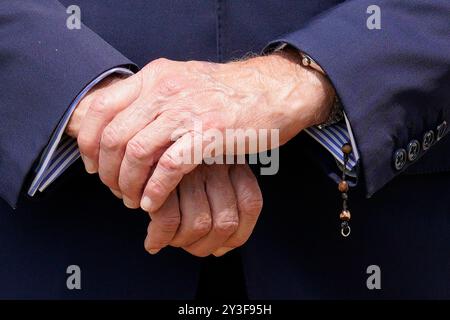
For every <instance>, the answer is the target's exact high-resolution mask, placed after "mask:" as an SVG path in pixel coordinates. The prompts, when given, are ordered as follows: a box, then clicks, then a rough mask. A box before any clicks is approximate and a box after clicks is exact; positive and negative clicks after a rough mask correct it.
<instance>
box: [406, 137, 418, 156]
mask: <svg viewBox="0 0 450 320" xmlns="http://www.w3.org/2000/svg"><path fill="white" fill-rule="evenodd" d="M419 153H420V142H419V141H417V140H412V141H411V142H410V143H409V144H408V160H409V161H415V160H416V159H417V158H418V157H419Z"/></svg>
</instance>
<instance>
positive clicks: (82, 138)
mask: <svg viewBox="0 0 450 320" xmlns="http://www.w3.org/2000/svg"><path fill="white" fill-rule="evenodd" d="M77 144H78V148H79V150H80V152H81V153H82V154H84V155H86V156H88V157H90V158H93V156H94V154H95V152H96V150H97V145H96V144H95V143H94V139H92V138H91V137H89V136H88V135H87V134H86V133H85V132H84V131H80V133H79V135H78V137H77Z"/></svg>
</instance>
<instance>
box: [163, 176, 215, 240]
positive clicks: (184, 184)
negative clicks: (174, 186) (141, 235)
mask: <svg viewBox="0 0 450 320" xmlns="http://www.w3.org/2000/svg"><path fill="white" fill-rule="evenodd" d="M200 169H201V167H199V168H197V169H196V170H194V171H192V172H191V173H189V174H187V175H186V176H184V178H183V180H181V182H180V185H179V187H178V193H179V197H180V210H181V224H180V227H179V229H178V231H177V233H176V235H175V237H174V238H173V240H172V242H171V243H170V245H171V246H174V247H186V246H189V245H191V244H193V243H194V242H196V241H197V240H199V239H200V238H202V237H203V236H205V235H207V234H208V233H209V231H210V229H211V225H212V218H211V211H210V209H209V203H208V197H207V195H206V190H205V181H204V177H203V172H202V170H200Z"/></svg>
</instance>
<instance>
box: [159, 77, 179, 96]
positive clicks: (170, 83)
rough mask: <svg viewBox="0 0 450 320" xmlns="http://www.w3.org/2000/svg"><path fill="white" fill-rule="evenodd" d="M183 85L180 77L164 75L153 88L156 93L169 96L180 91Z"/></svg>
mask: <svg viewBox="0 0 450 320" xmlns="http://www.w3.org/2000/svg"><path fill="white" fill-rule="evenodd" d="M185 87H186V86H185V83H184V81H183V79H182V77H179V76H178V77H172V76H164V77H161V78H160V79H159V80H158V82H157V84H156V88H155V89H156V92H157V94H159V95H161V96H165V97H170V96H173V95H176V94H178V93H180V92H182V91H183V89H184V88H185Z"/></svg>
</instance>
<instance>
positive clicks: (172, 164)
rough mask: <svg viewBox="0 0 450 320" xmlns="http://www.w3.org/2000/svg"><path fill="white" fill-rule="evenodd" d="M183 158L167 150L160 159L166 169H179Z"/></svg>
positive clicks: (161, 164) (162, 166)
mask: <svg viewBox="0 0 450 320" xmlns="http://www.w3.org/2000/svg"><path fill="white" fill-rule="evenodd" d="M182 164H183V162H182V160H181V158H180V157H176V156H174V155H172V154H171V153H168V152H166V153H165V154H164V155H163V156H162V157H161V158H160V159H159V165H160V166H161V168H163V169H164V170H165V171H178V170H180V169H181V167H182Z"/></svg>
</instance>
